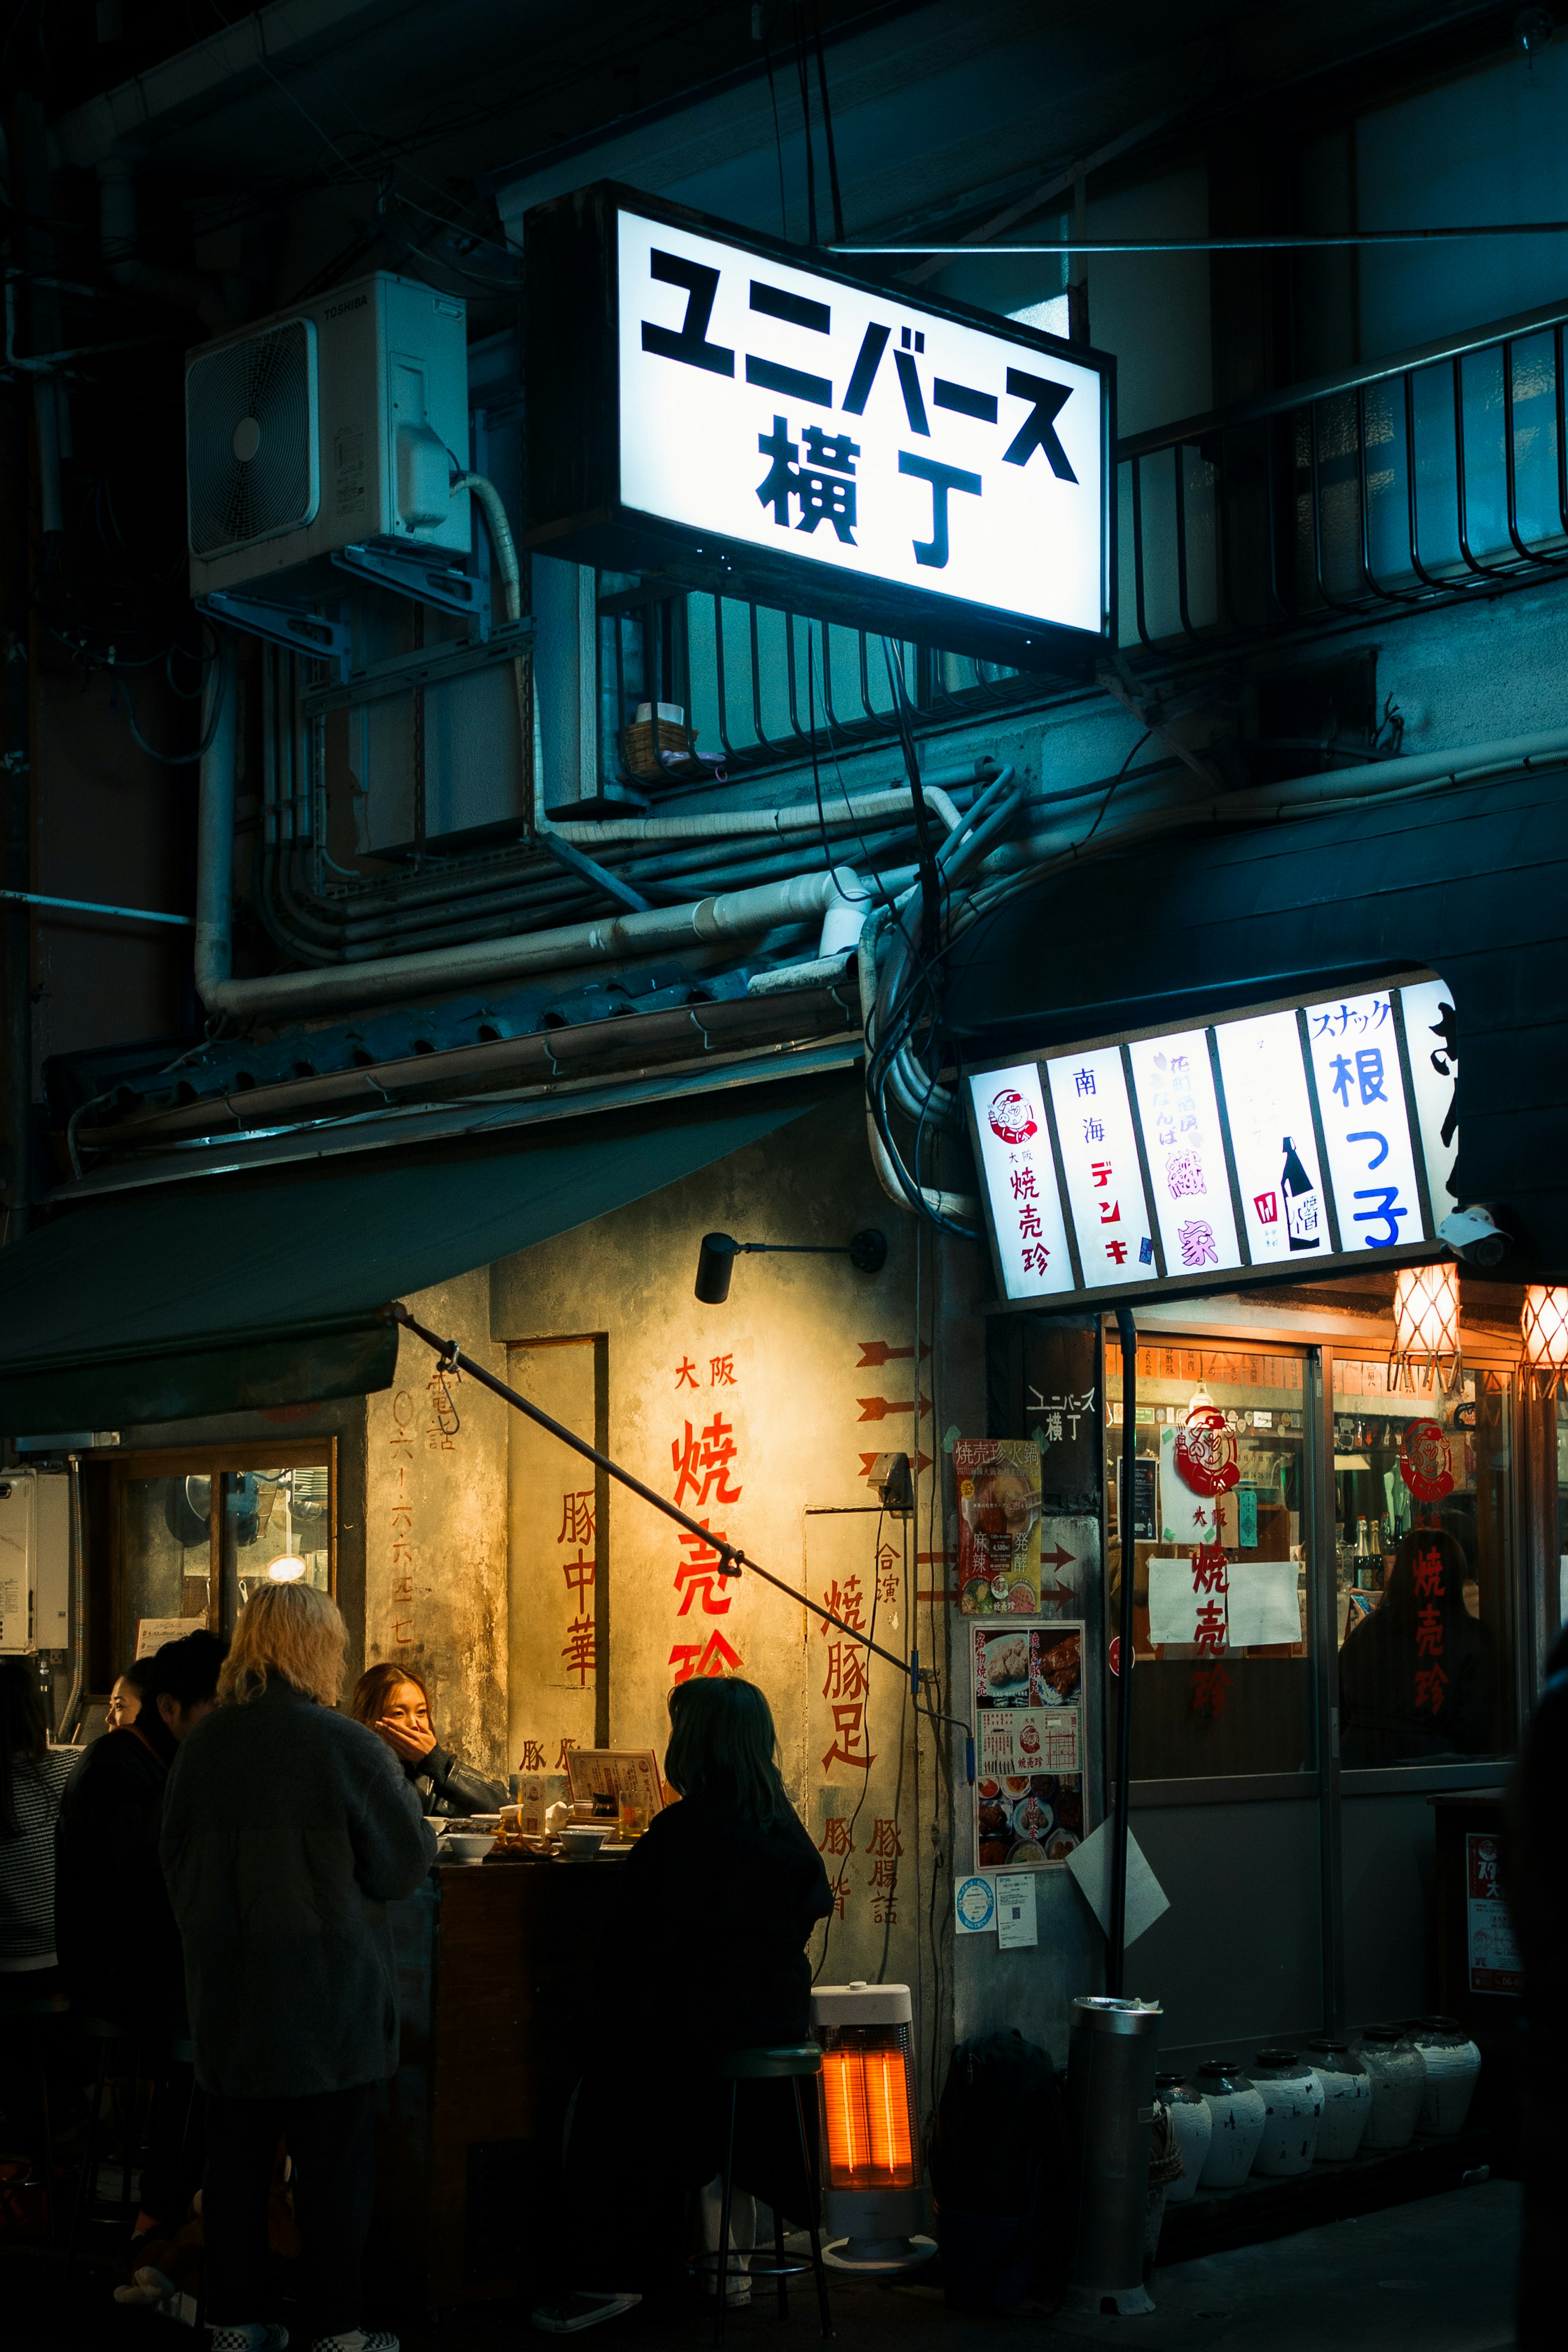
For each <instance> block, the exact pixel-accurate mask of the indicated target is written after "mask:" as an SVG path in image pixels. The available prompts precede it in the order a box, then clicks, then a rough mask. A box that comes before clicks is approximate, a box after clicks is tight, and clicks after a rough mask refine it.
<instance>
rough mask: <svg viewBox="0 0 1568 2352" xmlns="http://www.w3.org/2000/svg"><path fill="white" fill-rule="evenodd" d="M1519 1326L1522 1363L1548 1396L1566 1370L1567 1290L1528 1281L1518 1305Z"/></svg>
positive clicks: (1567, 1332)
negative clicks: (1522, 1341) (1522, 1344)
mask: <svg viewBox="0 0 1568 2352" xmlns="http://www.w3.org/2000/svg"><path fill="white" fill-rule="evenodd" d="M1519 1328H1520V1332H1521V1337H1522V1339H1523V1340H1524V1360H1525V1363H1526V1365H1527V1366H1528V1368H1529V1370H1531V1372H1532V1373H1533V1374H1534V1375H1535V1378H1536V1381H1537V1384H1538V1386H1539V1388H1540V1390H1541V1391H1542V1394H1543V1395H1548V1396H1549V1395H1550V1394H1551V1393H1552V1390H1554V1389H1555V1387H1556V1386H1557V1383H1558V1381H1560V1380H1561V1379H1562V1378H1563V1373H1564V1372H1565V1371H1568V1290H1562V1289H1551V1288H1548V1287H1547V1286H1545V1285H1544V1284H1542V1283H1538V1282H1532V1283H1531V1284H1530V1286H1528V1288H1527V1289H1526V1291H1525V1294H1524V1305H1523V1307H1521V1309H1520V1316H1519Z"/></svg>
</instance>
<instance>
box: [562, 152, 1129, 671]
mask: <svg viewBox="0 0 1568 2352" xmlns="http://www.w3.org/2000/svg"><path fill="white" fill-rule="evenodd" d="M525 235H526V239H527V243H528V253H529V276H528V285H529V291H528V328H527V352H528V359H527V373H528V399H529V446H530V476H531V499H530V503H531V507H532V511H533V514H534V517H535V521H536V528H535V530H534V532H533V533H532V534H531V537H532V539H533V541H534V543H535V544H538V545H539V546H540V547H541V548H546V549H548V550H549V551H552V552H554V551H559V552H561V553H575V554H577V555H578V556H579V558H580V560H583V561H587V560H594V561H598V562H601V563H615V564H617V565H619V566H621V567H622V568H625V569H647V568H652V567H653V566H656V567H657V568H658V569H659V570H660V571H661V572H665V573H667V574H669V575H670V576H673V577H674V578H675V579H677V580H681V579H684V580H685V581H687V582H689V583H690V584H692V585H693V586H696V587H706V586H715V587H718V588H721V589H727V591H728V593H733V594H735V595H737V596H750V597H753V598H755V599H756V600H757V601H760V602H764V603H767V602H773V603H776V604H786V605H788V606H789V609H790V610H792V611H795V612H798V613H805V614H822V615H823V616H824V617H827V618H836V619H841V620H845V621H850V622H852V623H854V624H857V625H862V626H867V627H873V628H885V629H889V630H895V631H898V632H901V633H904V634H908V635H915V636H917V637H921V638H924V639H925V641H926V642H929V643H934V644H940V645H944V646H952V647H954V648H956V649H957V650H973V651H976V652H981V653H988V654H989V655H990V656H991V657H993V658H997V659H1001V660H1009V661H1019V662H1021V663H1022V664H1023V666H1025V667H1035V668H1047V669H1049V668H1052V667H1063V666H1065V667H1070V668H1073V669H1081V668H1082V666H1083V664H1084V663H1085V662H1086V661H1087V660H1088V659H1089V658H1091V657H1092V653H1093V651H1094V649H1095V648H1096V647H1097V646H1100V645H1102V644H1103V635H1104V629H1105V625H1106V615H1107V614H1108V612H1109V610H1110V594H1111V578H1110V549H1109V541H1108V535H1107V531H1106V528H1105V517H1106V511H1107V496H1106V481H1107V453H1108V449H1109V446H1110V439H1111V415H1110V408H1111V404H1110V385H1111V380H1112V367H1111V362H1109V361H1108V360H1106V359H1104V358H1103V356H1102V355H1100V354H1098V353H1095V352H1084V351H1080V350H1076V349H1074V348H1073V347H1071V346H1069V345H1066V344H1063V343H1061V342H1059V341H1056V340H1055V339H1053V338H1051V337H1049V336H1041V335H1039V334H1037V333H1035V332H1034V331H1032V330H1030V329H1028V328H1023V327H1019V326H1016V325H1015V324H1013V323H1012V322H1011V321H1009V320H991V319H990V318H989V317H988V314H986V313H984V312H981V311H975V310H967V309H966V308H961V307H960V306H956V305H953V304H946V305H944V304H940V303H931V302H927V301H924V300H922V299H919V298H917V297H910V296H908V295H906V294H905V293H904V292H903V291H902V290H891V289H887V288H885V287H879V286H874V285H869V284H866V283H864V282H863V281H861V280H859V279H857V278H854V277H853V276H852V274H851V273H849V272H848V271H845V270H842V269H841V268H837V267H835V266H834V265H833V264H832V262H831V261H830V260H825V259H823V258H821V257H818V256H817V255H815V254H811V255H806V254H802V253H800V251H799V250H797V249H795V248H792V247H787V246H783V245H780V244H779V243H777V242H773V241H770V240H767V239H763V238H756V237H751V236H747V235H746V234H745V233H744V232H742V231H740V230H738V229H733V228H730V227H729V226H727V224H724V223H722V222H710V221H707V220H705V219H704V218H703V217H702V216H701V215H697V214H694V213H689V212H686V211H685V210H684V208H682V207H678V206H673V205H660V204H658V203H657V202H656V201H654V200H651V199H649V198H646V197H643V196H640V195H637V194H635V193H634V192H633V191H631V190H628V189H621V188H615V187H612V186H609V185H605V186H601V187H600V188H598V189H593V190H588V191H583V192H580V194H578V195H576V196H574V197H572V198H570V199H560V200H558V202H557V203H555V204H552V205H544V206H541V207H540V208H539V210H538V212H537V213H535V214H530V215H528V226H527V229H526V232H525ZM568 249H570V251H571V252H572V253H573V254H575V256H576V261H575V264H574V265H573V266H572V267H571V268H570V269H568V268H565V267H564V263H563V257H564V256H565V254H566V253H567V251H568ZM579 346H580V348H579ZM579 378H580V380H581V388H582V394H583V396H581V397H579V398H577V399H576V401H575V404H573V403H572V401H571V400H570V385H571V383H573V382H574V381H575V380H577V379H579ZM541 432H542V434H543V436H545V437H546V438H547V439H549V440H559V436H563V435H564V436H574V435H575V436H576V437H577V438H578V439H579V440H580V442H581V443H582V445H583V446H582V448H581V449H580V452H579V453H578V458H577V461H576V463H575V464H574V465H573V464H569V465H566V466H564V467H563V465H562V464H561V462H560V452H559V448H558V449H553V450H549V451H547V452H545V453H544V454H543V456H542V457H541V458H540V461H539V463H538V465H536V464H535V463H534V452H535V450H536V448H537V446H538V443H539V440H540V436H541Z"/></svg>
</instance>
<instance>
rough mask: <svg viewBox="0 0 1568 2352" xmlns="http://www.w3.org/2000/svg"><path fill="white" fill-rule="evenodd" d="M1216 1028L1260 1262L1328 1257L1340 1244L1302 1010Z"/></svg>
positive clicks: (1249, 1226) (1245, 1219) (1253, 1246)
mask: <svg viewBox="0 0 1568 2352" xmlns="http://www.w3.org/2000/svg"><path fill="white" fill-rule="evenodd" d="M1215 1036H1216V1038H1217V1040H1218V1045H1219V1074H1220V1076H1221V1078H1222V1079H1223V1080H1224V1084H1225V1102H1226V1108H1227V1109H1228V1112H1229V1114H1230V1143H1231V1149H1232V1150H1233V1151H1234V1152H1235V1155H1236V1179H1237V1182H1238V1184H1239V1186H1240V1189H1241V1219H1242V1223H1243V1225H1244V1226H1245V1228H1246V1233H1247V1246H1248V1252H1249V1255H1250V1257H1251V1260H1252V1263H1253V1265H1260V1264H1262V1265H1267V1264H1269V1263H1270V1262H1273V1263H1275V1264H1279V1263H1280V1262H1281V1261H1283V1260H1286V1259H1306V1258H1310V1257H1320V1258H1322V1257H1327V1256H1328V1255H1330V1252H1331V1251H1332V1249H1333V1242H1332V1241H1331V1240H1330V1237H1329V1226H1328V1218H1327V1216H1326V1215H1325V1213H1324V1209H1323V1188H1322V1177H1321V1176H1320V1174H1319V1172H1318V1147H1317V1143H1316V1141H1315V1139H1314V1138H1313V1135H1312V1101H1311V1098H1310V1097H1309V1096H1308V1093H1307V1074H1306V1071H1305V1069H1304V1068H1303V1067H1302V1064H1301V1033H1300V1031H1299V1030H1298V1028H1297V1026H1296V1016H1295V1013H1293V1012H1291V1013H1263V1014H1261V1015H1260V1017H1259V1018H1258V1019H1256V1020H1253V1021H1227V1022H1224V1023H1222V1024H1219V1025H1218V1027H1217V1028H1216V1031H1215Z"/></svg>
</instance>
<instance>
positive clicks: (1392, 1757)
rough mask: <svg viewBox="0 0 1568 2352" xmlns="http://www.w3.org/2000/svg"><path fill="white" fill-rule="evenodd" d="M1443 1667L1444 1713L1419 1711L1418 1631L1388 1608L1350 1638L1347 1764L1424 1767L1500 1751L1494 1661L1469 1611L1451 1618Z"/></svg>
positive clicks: (1343, 1658) (1344, 1729)
mask: <svg viewBox="0 0 1568 2352" xmlns="http://www.w3.org/2000/svg"><path fill="white" fill-rule="evenodd" d="M1443 1636H1444V1640H1443V1650H1442V1654H1441V1659H1440V1663H1441V1665H1442V1668H1443V1672H1444V1674H1445V1675H1446V1676H1447V1678H1448V1679H1447V1682H1446V1685H1444V1688H1443V1692H1442V1705H1441V1706H1440V1707H1438V1708H1437V1710H1436V1711H1434V1710H1433V1709H1432V1708H1431V1707H1430V1706H1422V1705H1418V1704H1417V1698H1418V1693H1417V1687H1416V1674H1417V1671H1418V1669H1419V1668H1421V1667H1422V1666H1423V1665H1427V1666H1430V1665H1431V1664H1433V1663H1434V1662H1433V1661H1432V1660H1431V1659H1429V1658H1423V1657H1422V1656H1421V1655H1419V1654H1417V1651H1416V1635H1415V1631H1414V1627H1413V1626H1412V1625H1411V1624H1410V1622H1408V1621H1407V1620H1406V1619H1405V1618H1404V1617H1402V1616H1401V1615H1400V1614H1398V1613H1397V1612H1390V1611H1388V1610H1387V1609H1386V1606H1385V1608H1382V1609H1376V1610H1375V1611H1374V1612H1373V1613H1372V1615H1371V1616H1370V1617H1368V1618H1366V1619H1365V1620H1364V1622H1363V1623H1361V1624H1359V1625H1356V1626H1354V1627H1353V1628H1352V1630H1351V1632H1350V1633H1347V1634H1346V1636H1345V1640H1344V1646H1343V1649H1342V1650H1341V1652H1340V1654H1339V1693H1340V1756H1341V1759H1342V1761H1343V1763H1345V1764H1347V1765H1351V1766H1356V1765H1359V1766H1362V1767H1376V1766H1381V1765H1388V1764H1416V1763H1424V1762H1427V1761H1429V1760H1431V1759H1436V1758H1439V1757H1445V1756H1484V1755H1485V1754H1486V1752H1487V1750H1488V1749H1489V1748H1490V1747H1491V1745H1492V1740H1493V1725H1492V1654H1491V1645H1490V1643H1489V1641H1488V1639H1487V1635H1486V1632H1485V1630H1484V1628H1483V1627H1482V1626H1480V1625H1479V1624H1478V1623H1477V1622H1476V1620H1475V1619H1474V1618H1473V1617H1471V1616H1470V1615H1469V1613H1468V1612H1466V1610H1465V1609H1464V1607H1463V1605H1462V1604H1459V1605H1456V1606H1453V1607H1450V1608H1448V1610H1446V1611H1445V1612H1444V1620H1443Z"/></svg>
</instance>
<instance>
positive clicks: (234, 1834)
mask: <svg viewBox="0 0 1568 2352" xmlns="http://www.w3.org/2000/svg"><path fill="white" fill-rule="evenodd" d="M161 1851H162V1861H163V1874H164V1876H165V1878H166V1879H167V1881H168V1885H169V1894H170V1896H171V1899H172V1904H173V1907H174V1916H175V1918H176V1919H177V1920H178V1922H179V1925H180V1932H181V1934H182V1936H183V1938H184V1945H185V1988H186V1992H187V1996H188V1998H189V2001H190V2011H191V2033H192V2038H193V2041H194V2042H195V2047H196V2080H197V2082H198V2083H199V2084H201V2087H202V2088H203V2090H204V2091H215V2092H219V2093H222V2094H225V2095H228V2096H231V2097H235V2098H253V2099H262V2098H285V2097H305V2096H308V2095H312V2094H314V2093H317V2092H321V2091H347V2090H351V2089H352V2088H353V2087H354V2086H355V2085H356V2084H361V2083H374V2082H380V2081H382V2080H383V2079H384V2078H385V2077H386V2076H387V2075H389V2074H392V2072H393V2071H394V2070H395V2068H396V2065H397V2061H398V2007H397V1973H396V1969H395V1966H394V1963H393V1959H392V1938H391V1935H390V1933H389V1930H388V1926H387V1920H386V1915H385V1912H384V1910H383V1909H382V1906H383V1905H384V1904H387V1903H392V1902H394V1901H396V1900H397V1899H398V1897H400V1896H401V1895H410V1894H412V1893H413V1889H414V1888H415V1887H416V1886H417V1885H419V1882H420V1880H421V1879H422V1878H423V1875H424V1874H425V1872H426V1870H427V1869H428V1868H429V1866H430V1864H431V1862H432V1860H433V1859H434V1853H435V1832H434V1830H432V1829H430V1828H429V1827H428V1826H427V1824H426V1823H425V1822H424V1821H423V1819H422V1817H421V1814H420V1810H419V1800H418V1798H417V1797H416V1796H415V1794H414V1792H413V1789H412V1788H411V1787H410V1786H409V1783H408V1781H407V1780H406V1779H405V1778H404V1775H403V1773H402V1770H401V1769H400V1768H399V1765H398V1760H397V1759H396V1757H394V1756H393V1755H392V1752H391V1750H390V1749H389V1748H386V1747H385V1746H384V1744H383V1743H382V1741H381V1740H379V1739H378V1738H376V1735H375V1733H374V1732H373V1731H368V1730H367V1729H366V1728H365V1727H364V1725H363V1724H361V1723H354V1722H351V1721H350V1719H349V1717H347V1716H342V1715H337V1714H334V1712H333V1711H332V1709H331V1708H330V1707H325V1706H317V1704H316V1702H315V1701H314V1699H310V1698H308V1697H306V1696H305V1695H304V1693H303V1692H301V1691H298V1690H296V1689H294V1688H293V1687H292V1685H289V1684H288V1683H286V1682H285V1681H283V1679H282V1678H281V1676H279V1675H276V1674H275V1675H273V1676H272V1677H271V1679H270V1680H269V1681H268V1683H267V1687H266V1689H265V1690H263V1691H261V1692H260V1693H258V1695H257V1696H256V1697H255V1698H252V1699H247V1700H246V1701H245V1702H244V1703H243V1704H235V1703H232V1702H231V1703H229V1704H227V1705H225V1706H220V1707H219V1708H218V1709H217V1710H216V1712H215V1713H214V1714H213V1715H210V1716H208V1717H207V1718H206V1720H205V1721H204V1722H203V1723H199V1724H198V1725H197V1726H196V1727H195V1729H194V1731H193V1732H192V1733H191V1735H190V1737H189V1738H188V1739H186V1741H185V1742H184V1744H183V1747H182V1748H181V1749H180V1753H179V1756H178V1758H177V1759H176V1760H175V1764H174V1769H173V1770H172V1772H171V1773H170V1775H169V1786H168V1790H167V1791H166V1794H165V1797H164V1805H163V1836H162V1849H161Z"/></svg>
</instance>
